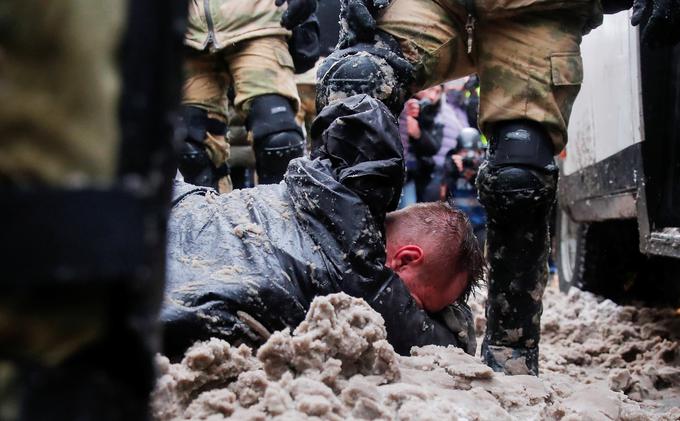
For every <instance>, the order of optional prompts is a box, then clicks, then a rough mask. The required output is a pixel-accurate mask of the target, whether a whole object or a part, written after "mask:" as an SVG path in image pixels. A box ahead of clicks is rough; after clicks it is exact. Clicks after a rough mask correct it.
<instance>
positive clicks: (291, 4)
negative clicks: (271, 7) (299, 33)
mask: <svg viewBox="0 0 680 421" xmlns="http://www.w3.org/2000/svg"><path fill="white" fill-rule="evenodd" d="M316 1H317V0H276V1H275V2H274V4H276V6H277V7H279V6H281V5H283V3H286V2H287V3H288V10H286V12H285V13H284V14H283V17H282V18H281V25H283V26H284V27H285V28H286V29H293V28H295V27H296V26H298V25H299V24H301V23H302V22H304V21H306V20H307V18H308V17H309V16H310V15H311V14H312V13H314V12H315V11H316Z"/></svg>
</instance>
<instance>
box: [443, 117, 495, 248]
mask: <svg viewBox="0 0 680 421" xmlns="http://www.w3.org/2000/svg"><path fill="white" fill-rule="evenodd" d="M457 140H458V142H457V143H458V144H457V146H456V147H455V148H453V149H451V150H450V151H448V152H447V154H446V160H445V163H444V177H443V178H442V181H441V185H440V200H443V201H448V202H450V203H453V204H454V205H455V207H456V208H458V209H460V210H462V211H463V212H465V214H466V215H467V216H468V218H469V219H470V223H471V224H472V228H473V230H474V233H475V236H476V237H477V241H478V242H479V245H480V246H481V247H484V242H485V240H486V212H485V211H484V207H483V206H482V204H481V203H479V199H478V198H477V187H476V186H475V180H476V179H477V173H478V171H479V166H480V165H481V163H482V162H483V161H484V158H485V156H486V150H485V146H484V144H483V143H482V140H481V136H480V134H479V131H478V130H477V129H473V128H472V127H467V128H464V129H463V130H461V132H460V134H459V135H458V139H457Z"/></svg>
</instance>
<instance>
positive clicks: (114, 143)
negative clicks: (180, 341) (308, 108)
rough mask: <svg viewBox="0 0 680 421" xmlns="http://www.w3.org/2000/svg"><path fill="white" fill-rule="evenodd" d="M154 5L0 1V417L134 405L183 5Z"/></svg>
mask: <svg viewBox="0 0 680 421" xmlns="http://www.w3.org/2000/svg"><path fill="white" fill-rule="evenodd" d="M156 2H157V0H134V1H131V2H130V4H128V2H127V1H124V0H114V1H108V2H90V1H83V0H63V1H59V2H47V3H45V2H42V1H36V0H9V1H4V2H2V5H0V27H2V30H0V57H1V58H0V86H2V88H0V192H1V193H0V194H2V197H3V198H4V199H5V200H6V201H7V202H6V204H9V206H7V205H6V206H3V207H2V209H0V230H1V231H2V233H3V242H2V245H0V256H2V257H0V259H1V260H2V267H3V275H2V280H0V419H3V420H11V419H38V420H41V419H54V420H61V419H95V418H96V419H104V420H108V419H142V418H143V417H144V416H145V414H146V413H147V395H148V392H149V391H150V389H151V387H152V384H153V377H154V376H153V367H152V354H153V353H154V352H156V348H155V342H154V341H155V338H156V336H155V334H156V332H155V321H156V318H157V311H158V307H159V306H160V300H159V298H160V296H161V295H160V294H161V293H162V289H163V285H162V282H163V262H164V258H163V257H164V256H163V255H164V242H165V241H164V240H165V237H164V234H163V233H164V232H165V219H164V217H163V216H162V215H164V214H165V210H166V201H165V197H167V195H168V194H169V179H170V174H171V172H172V169H171V162H172V161H171V151H170V146H171V145H170V142H169V140H170V137H171V136H170V135H171V131H170V130H171V127H170V126H169V124H168V123H167V122H168V121H170V120H171V118H170V116H169V115H168V107H167V105H168V103H169V102H173V104H174V105H176V101H177V99H178V94H179V83H178V82H179V71H180V67H179V58H180V55H179V53H180V46H181V44H180V43H179V41H180V40H181V34H180V33H179V32H177V31H175V32H176V33H175V34H174V41H175V44H174V45H173V47H174V49H173V48H170V47H169V46H168V45H160V44H161V43H162V42H161V41H159V39H161V40H165V41H168V43H166V44H171V39H169V38H171V37H168V36H169V35H170V34H171V31H172V30H171V29H170V27H171V26H172V25H173V24H176V22H172V21H171V19H170V17H171V15H172V13H173V12H177V10H176V9H178V7H177V5H180V6H181V5H182V2H177V3H176V6H174V7H166V8H165V9H164V12H163V13H157V14H155V15H153V16H150V15H147V14H146V11H149V10H154V9H158V8H159V5H158V4H152V3H156ZM128 6H129V7H128ZM185 10H186V8H185V6H183V7H181V10H180V12H179V13H180V15H179V16H174V18H178V19H179V21H180V22H181V21H182V19H183V17H184V14H185ZM141 11H143V12H144V13H140V12H141ZM126 16H132V17H131V18H130V19H129V20H128V19H126ZM142 16H143V17H142ZM148 26H150V27H153V28H155V31H157V32H153V33H150V31H149V32H146V33H145V32H144V31H145V28H146V27H148ZM132 34H134V35H140V34H145V35H159V37H153V36H146V37H134V36H132ZM121 41H123V43H124V44H123V45H124V46H125V48H124V49H123V50H122V53H121V51H120V50H119V47H120V46H121ZM140 51H144V54H139V53H140ZM149 51H151V53H150V52H149ZM161 51H162V53H161ZM170 51H172V54H174V56H173V57H170V55H171V53H170ZM121 57H122V60H121ZM139 57H145V58H146V59H148V60H149V62H143V61H142V62H138V63H134V64H135V65H134V66H133V64H132V63H133V62H134V59H135V58H139ZM151 61H153V63H151ZM173 64H174V65H175V66H174V67H173V66H172V65H173ZM161 66H163V67H161ZM151 75H153V77H149V76H151ZM131 76H133V77H132V78H131ZM168 76H170V77H168ZM173 76H174V77H175V79H174V80H173V79H172V77H173ZM173 86H174V88H175V89H174V91H173V89H172V87H173ZM151 92H153V94H151ZM158 92H163V94H162V95H159V94H158ZM173 92H174V93H175V94H176V95H175V96H173V95H172V93H173ZM130 98H134V99H135V101H133V102H130V101H129V99H130ZM152 163H153V164H152ZM121 361H126V362H125V363H121ZM95 414H96V415H95Z"/></svg>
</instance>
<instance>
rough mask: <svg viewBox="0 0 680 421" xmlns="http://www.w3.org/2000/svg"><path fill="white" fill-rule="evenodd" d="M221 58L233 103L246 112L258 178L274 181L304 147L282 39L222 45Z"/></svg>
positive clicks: (297, 102)
mask: <svg viewBox="0 0 680 421" xmlns="http://www.w3.org/2000/svg"><path fill="white" fill-rule="evenodd" d="M225 61H226V62H227V65H228V66H229V70H230V74H231V75H232V77H233V80H234V90H235V93H236V96H235V98H234V105H235V107H236V110H237V112H240V113H242V114H243V115H247V120H246V127H247V128H248V130H249V131H250V132H252V134H253V142H254V147H255V158H256V160H255V162H256V169H257V174H258V179H259V182H260V183H263V184H271V183H278V182H280V181H281V180H282V179H283V174H284V173H285V172H286V168H287V167H288V161H290V160H291V159H293V158H297V157H301V156H302V155H303V153H304V139H303V137H302V130H301V128H300V126H299V125H298V124H297V122H296V121H295V114H296V112H297V110H298V109H299V107H300V100H299V98H298V94H297V86H296V85H295V78H294V69H293V59H292V58H291V56H290V53H289V52H288V44H287V43H286V40H285V38H284V37H282V36H269V37H262V38H255V39H251V40H246V41H243V42H242V43H240V44H239V45H237V46H236V48H235V49H233V51H232V50H227V51H225Z"/></svg>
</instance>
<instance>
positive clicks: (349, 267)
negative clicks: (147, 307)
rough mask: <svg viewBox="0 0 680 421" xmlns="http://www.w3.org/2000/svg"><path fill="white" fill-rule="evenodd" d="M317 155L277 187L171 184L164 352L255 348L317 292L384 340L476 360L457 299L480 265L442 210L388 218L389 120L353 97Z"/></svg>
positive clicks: (396, 148)
mask: <svg viewBox="0 0 680 421" xmlns="http://www.w3.org/2000/svg"><path fill="white" fill-rule="evenodd" d="M312 137H313V139H314V140H315V143H316V144H317V146H319V145H320V147H319V148H318V149H317V154H316V155H317V156H316V158H315V159H313V160H310V159H305V158H299V159H295V160H293V161H291V162H290V164H289V166H288V170H287V172H286V175H285V177H284V181H283V182H282V183H280V184H275V185H261V186H258V187H256V188H252V189H244V190H236V191H234V192H232V193H230V194H228V195H222V196H219V195H217V194H215V193H214V191H212V190H210V189H207V188H202V187H196V186H192V185H189V184H185V183H181V182H178V183H177V184H176V186H175V198H174V201H173V209H172V214H171V216H170V221H169V238H168V262H167V263H168V267H167V274H168V275H167V277H168V279H167V287H166V299H165V304H164V308H163V310H162V314H161V320H162V322H163V325H164V352H165V353H166V355H168V356H170V357H177V356H181V355H182V354H183V352H184V351H185V350H186V348H187V347H188V346H190V345H191V344H192V343H193V342H194V341H196V340H202V339H207V338H209V337H219V338H223V339H225V340H227V341H229V342H231V343H233V344H236V343H246V344H248V345H251V346H257V345H259V344H261V343H262V342H264V340H265V339H266V337H267V336H268V332H269V331H272V330H280V329H283V328H285V327H291V328H294V327H295V326H297V325H298V324H299V323H300V322H301V321H302V320H303V319H304V316H305V313H306V311H307V309H308V308H309V304H310V303H311V301H312V300H313V298H314V297H315V296H317V295H326V294H330V293H334V292H340V291H342V292H345V293H347V294H349V295H353V296H356V297H361V298H363V299H364V300H366V301H367V302H368V304H369V305H371V307H373V308H374V309H375V310H376V311H378V312H379V313H380V314H381V315H382V317H383V318H384V319H385V326H386V329H387V335H388V340H389V341H390V343H391V344H392V345H393V346H394V348H395V350H396V351H397V352H399V353H401V354H408V353H409V350H410V348H411V347H412V346H422V345H427V344H436V345H454V346H457V347H461V348H463V349H464V350H465V351H466V352H468V353H471V354H472V353H474V350H475V346H476V344H475V335H474V327H473V323H472V316H471V312H470V309H469V308H468V307H467V305H466V304H465V299H466V298H467V296H468V295H469V293H470V291H471V290H472V288H473V287H474V286H475V285H476V284H477V282H478V281H479V280H480V278H481V276H482V273H483V258H482V256H481V252H480V250H479V247H478V245H477V242H476V239H475V238H474V235H473V234H472V228H471V226H470V223H469V222H468V220H467V219H466V218H465V216H464V215H463V214H462V213H461V212H460V211H457V210H454V209H452V208H450V207H449V206H448V205H446V204H443V203H430V204H419V205H415V206H413V207H410V208H406V209H403V210H400V211H397V212H392V213H389V214H388V213H387V212H388V211H389V210H392V209H394V208H395V207H396V204H397V202H398V200H399V194H400V192H401V187H402V183H403V179H404V163H403V151H402V146H401V142H400V140H399V133H398V131H397V123H396V120H395V119H394V118H393V116H392V115H391V113H390V112H389V111H388V110H387V108H386V107H385V106H384V105H383V104H382V103H381V102H379V101H377V100H375V99H373V98H371V97H368V96H365V95H357V96H353V97H350V98H347V99H345V100H342V101H338V102H336V103H335V104H334V105H331V106H328V107H326V108H325V109H324V110H323V112H322V113H321V114H320V115H319V116H318V118H317V119H316V120H315V122H314V124H313V126H312Z"/></svg>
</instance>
